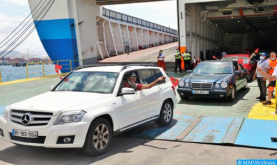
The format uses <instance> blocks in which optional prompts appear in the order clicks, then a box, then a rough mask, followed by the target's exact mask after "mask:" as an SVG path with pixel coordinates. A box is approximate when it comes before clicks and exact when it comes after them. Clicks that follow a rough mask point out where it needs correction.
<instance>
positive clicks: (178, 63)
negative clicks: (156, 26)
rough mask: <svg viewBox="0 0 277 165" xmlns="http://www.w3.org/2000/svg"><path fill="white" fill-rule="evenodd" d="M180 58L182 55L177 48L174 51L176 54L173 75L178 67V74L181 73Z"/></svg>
mask: <svg viewBox="0 0 277 165" xmlns="http://www.w3.org/2000/svg"><path fill="white" fill-rule="evenodd" d="M181 58H182V54H181V52H180V50H179V49H178V48H177V49H176V54H175V73H177V68H178V67H179V72H180V73H182V69H181Z"/></svg>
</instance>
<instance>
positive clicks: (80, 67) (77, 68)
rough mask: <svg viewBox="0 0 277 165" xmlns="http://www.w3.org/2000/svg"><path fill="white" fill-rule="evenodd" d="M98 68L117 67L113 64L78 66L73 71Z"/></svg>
mask: <svg viewBox="0 0 277 165" xmlns="http://www.w3.org/2000/svg"><path fill="white" fill-rule="evenodd" d="M100 66H118V65H115V64H91V65H80V66H78V67H76V68H75V70H80V69H84V68H90V67H100Z"/></svg>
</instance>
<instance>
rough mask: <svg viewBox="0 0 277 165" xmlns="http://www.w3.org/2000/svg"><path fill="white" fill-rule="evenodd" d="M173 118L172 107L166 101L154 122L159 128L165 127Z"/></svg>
mask: <svg viewBox="0 0 277 165" xmlns="http://www.w3.org/2000/svg"><path fill="white" fill-rule="evenodd" d="M172 118H173V105H172V103H171V102H170V101H169V100H166V101H165V102H164V103H163V105H162V108H161V112H160V118H159V119H158V120H157V121H156V124H158V125H159V126H167V125H169V124H170V123H171V121H172Z"/></svg>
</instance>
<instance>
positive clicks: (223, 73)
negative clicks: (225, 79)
mask: <svg viewBox="0 0 277 165" xmlns="http://www.w3.org/2000/svg"><path fill="white" fill-rule="evenodd" d="M214 74H231V73H214Z"/></svg>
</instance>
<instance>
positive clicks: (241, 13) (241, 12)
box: [239, 8, 244, 17]
mask: <svg viewBox="0 0 277 165" xmlns="http://www.w3.org/2000/svg"><path fill="white" fill-rule="evenodd" d="M239 13H240V16H242V17H243V16H244V15H243V10H242V8H239Z"/></svg>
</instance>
